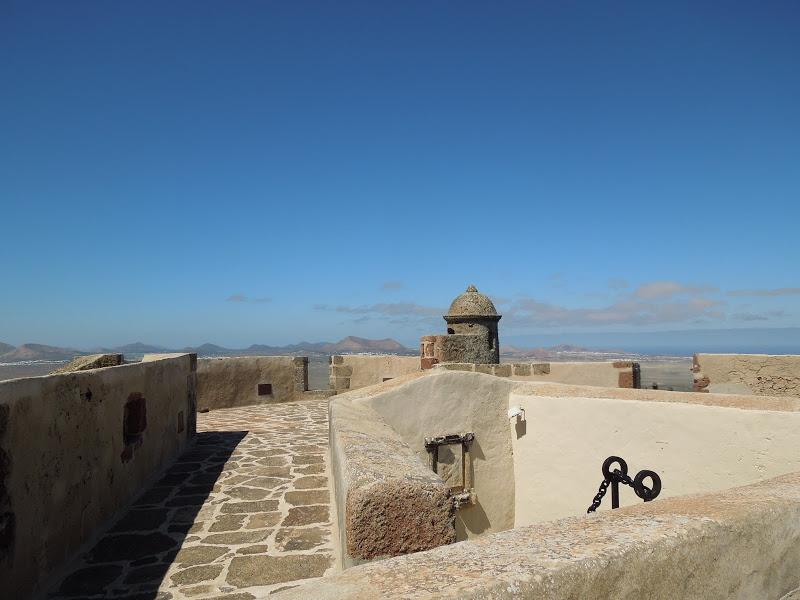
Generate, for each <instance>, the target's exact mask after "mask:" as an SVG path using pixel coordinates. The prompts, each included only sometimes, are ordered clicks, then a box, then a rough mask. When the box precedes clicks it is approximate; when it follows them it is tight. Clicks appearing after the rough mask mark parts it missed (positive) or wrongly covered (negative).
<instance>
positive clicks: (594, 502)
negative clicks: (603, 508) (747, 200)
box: [586, 479, 611, 513]
mask: <svg viewBox="0 0 800 600" xmlns="http://www.w3.org/2000/svg"><path fill="white" fill-rule="evenodd" d="M609 485H611V481H610V480H608V479H603V481H602V482H601V483H600V488H599V489H598V490H597V493H596V494H595V495H594V500H592V505H591V506H590V507H589V509H588V510H587V511H586V512H587V513H593V512H594V511H596V510H597V508H598V507H599V506H600V503H601V502H602V501H603V496H605V495H606V491H608V486H609Z"/></svg>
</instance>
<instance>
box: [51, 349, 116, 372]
mask: <svg viewBox="0 0 800 600" xmlns="http://www.w3.org/2000/svg"><path fill="white" fill-rule="evenodd" d="M123 362H124V358H123V356H122V354H89V355H88V356H76V357H75V358H73V359H72V360H71V361H70V362H68V363H67V364H66V365H64V366H63V367H59V368H58V369H56V370H55V371H51V372H50V374H51V375H57V374H59V373H73V372H75V371H87V370H89V369H100V368H102V367H116V366H117V365H121V364H122V363H123Z"/></svg>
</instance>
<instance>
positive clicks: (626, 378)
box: [619, 371, 633, 388]
mask: <svg viewBox="0 0 800 600" xmlns="http://www.w3.org/2000/svg"><path fill="white" fill-rule="evenodd" d="M619 387H621V388H632V387H633V373H631V372H624V371H623V372H621V373H620V374H619Z"/></svg>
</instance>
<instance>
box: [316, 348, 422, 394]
mask: <svg viewBox="0 0 800 600" xmlns="http://www.w3.org/2000/svg"><path fill="white" fill-rule="evenodd" d="M419 370H420V362H419V357H418V356H395V355H391V354H387V355H377V356H375V355H363V356H362V355H358V354H346V355H334V356H331V365H330V387H331V389H332V390H337V391H346V390H357V389H359V388H362V387H366V386H368V385H375V384H376V383H383V382H384V381H386V380H389V379H395V378H397V377H401V376H403V375H408V374H409V373H415V372H417V371H419Z"/></svg>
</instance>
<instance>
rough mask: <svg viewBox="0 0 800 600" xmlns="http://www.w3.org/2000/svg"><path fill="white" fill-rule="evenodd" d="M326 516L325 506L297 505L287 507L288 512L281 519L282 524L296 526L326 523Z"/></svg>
mask: <svg viewBox="0 0 800 600" xmlns="http://www.w3.org/2000/svg"><path fill="white" fill-rule="evenodd" d="M328 518H329V517H328V507H327V506H297V507H295V508H290V509H289V514H288V515H287V516H286V518H285V519H284V520H283V525H284V526H290V525H295V526H296V525H311V524H313V523H327V522H328Z"/></svg>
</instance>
